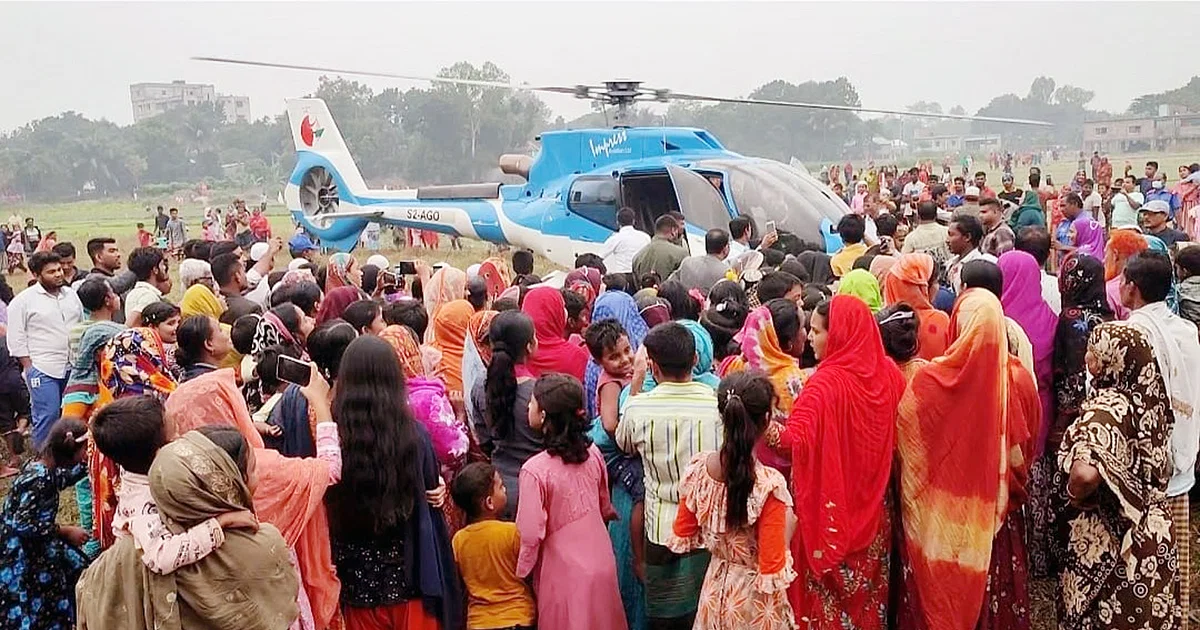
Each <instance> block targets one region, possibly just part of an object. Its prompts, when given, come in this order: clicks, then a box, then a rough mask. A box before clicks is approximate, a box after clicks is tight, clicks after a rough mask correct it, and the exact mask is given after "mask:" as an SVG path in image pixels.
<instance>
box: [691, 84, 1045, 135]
mask: <svg viewBox="0 0 1200 630" xmlns="http://www.w3.org/2000/svg"><path fill="white" fill-rule="evenodd" d="M670 98H673V99H679V100H682V101H707V102H712V103H744V104H747V105H775V106H779V107H799V108H802V109H826V110H833V111H841V112H862V113H867V114H891V115H893V116H914V117H918V118H942V119H950V120H971V121H979V122H996V123H1007V124H1013V125H1033V126H1037V127H1053V126H1054V124H1053V123H1048V122H1043V121H1040V120H1026V119H1024V118H997V117H995V116H967V115H965V114H934V113H929V112H909V111H902V110H898V109H876V108H871V107H854V106H852V105H827V104H824V103H801V102H794V101H774V100H767V99H757V98H726V97H721V96H703V95H699V94H680V93H678V92H671V95H670Z"/></svg>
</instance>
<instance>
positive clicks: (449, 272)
mask: <svg viewBox="0 0 1200 630" xmlns="http://www.w3.org/2000/svg"><path fill="white" fill-rule="evenodd" d="M423 295H424V296H425V310H427V311H429V319H430V320H433V318H435V317H437V314H438V311H439V310H440V309H441V308H442V306H443V305H445V304H449V303H450V302H453V301H455V300H461V299H464V298H465V297H466V296H467V272H465V271H463V270H462V269H455V268H454V267H442V268H441V269H438V270H437V271H435V272H434V273H433V275H432V276H431V277H430V278H429V283H428V285H427V286H425V287H423ZM431 341H433V327H432V326H430V327H429V328H428V329H426V331H425V343H429V342H431Z"/></svg>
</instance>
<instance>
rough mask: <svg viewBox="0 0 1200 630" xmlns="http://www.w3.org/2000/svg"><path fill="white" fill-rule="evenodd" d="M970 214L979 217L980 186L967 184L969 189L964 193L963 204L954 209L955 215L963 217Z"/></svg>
mask: <svg viewBox="0 0 1200 630" xmlns="http://www.w3.org/2000/svg"><path fill="white" fill-rule="evenodd" d="M964 215H970V216H973V217H975V218H976V219H978V218H979V188H978V187H975V186H967V190H966V191H965V192H964V193H963V202H962V205H960V206H959V207H957V208H955V209H954V216H955V217H956V218H957V217H961V216H964Z"/></svg>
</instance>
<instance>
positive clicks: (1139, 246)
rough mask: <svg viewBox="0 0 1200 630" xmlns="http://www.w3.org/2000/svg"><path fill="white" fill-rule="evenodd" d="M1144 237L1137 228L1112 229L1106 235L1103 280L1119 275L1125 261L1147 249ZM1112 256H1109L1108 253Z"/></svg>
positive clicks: (1147, 245)
mask: <svg viewBox="0 0 1200 630" xmlns="http://www.w3.org/2000/svg"><path fill="white" fill-rule="evenodd" d="M1149 247H1150V245H1149V243H1147V241H1146V239H1145V237H1143V236H1142V234H1141V233H1140V232H1138V231H1137V230H1122V229H1118V230H1113V231H1112V232H1110V233H1109V235H1108V245H1107V246H1106V247H1105V257H1104V280H1105V281H1108V280H1112V279H1113V278H1116V277H1118V276H1120V275H1121V272H1123V271H1124V270H1125V261H1126V260H1129V259H1130V258H1132V257H1133V255H1134V254H1139V253H1141V252H1144V251H1146V250H1147V249H1149ZM1110 252H1111V253H1112V254H1113V255H1112V256H1109V255H1108V254H1109V253H1110Z"/></svg>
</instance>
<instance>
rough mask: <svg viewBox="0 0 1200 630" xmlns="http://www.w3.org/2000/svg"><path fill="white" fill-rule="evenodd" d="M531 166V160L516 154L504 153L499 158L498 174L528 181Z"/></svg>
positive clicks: (526, 156)
mask: <svg viewBox="0 0 1200 630" xmlns="http://www.w3.org/2000/svg"><path fill="white" fill-rule="evenodd" d="M531 166H533V158H532V157H530V156H528V155H520V154H518V153H505V154H504V155H501V156H500V172H501V173H504V174H505V175H518V176H520V177H523V178H525V181H529V168H530V167H531Z"/></svg>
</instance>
